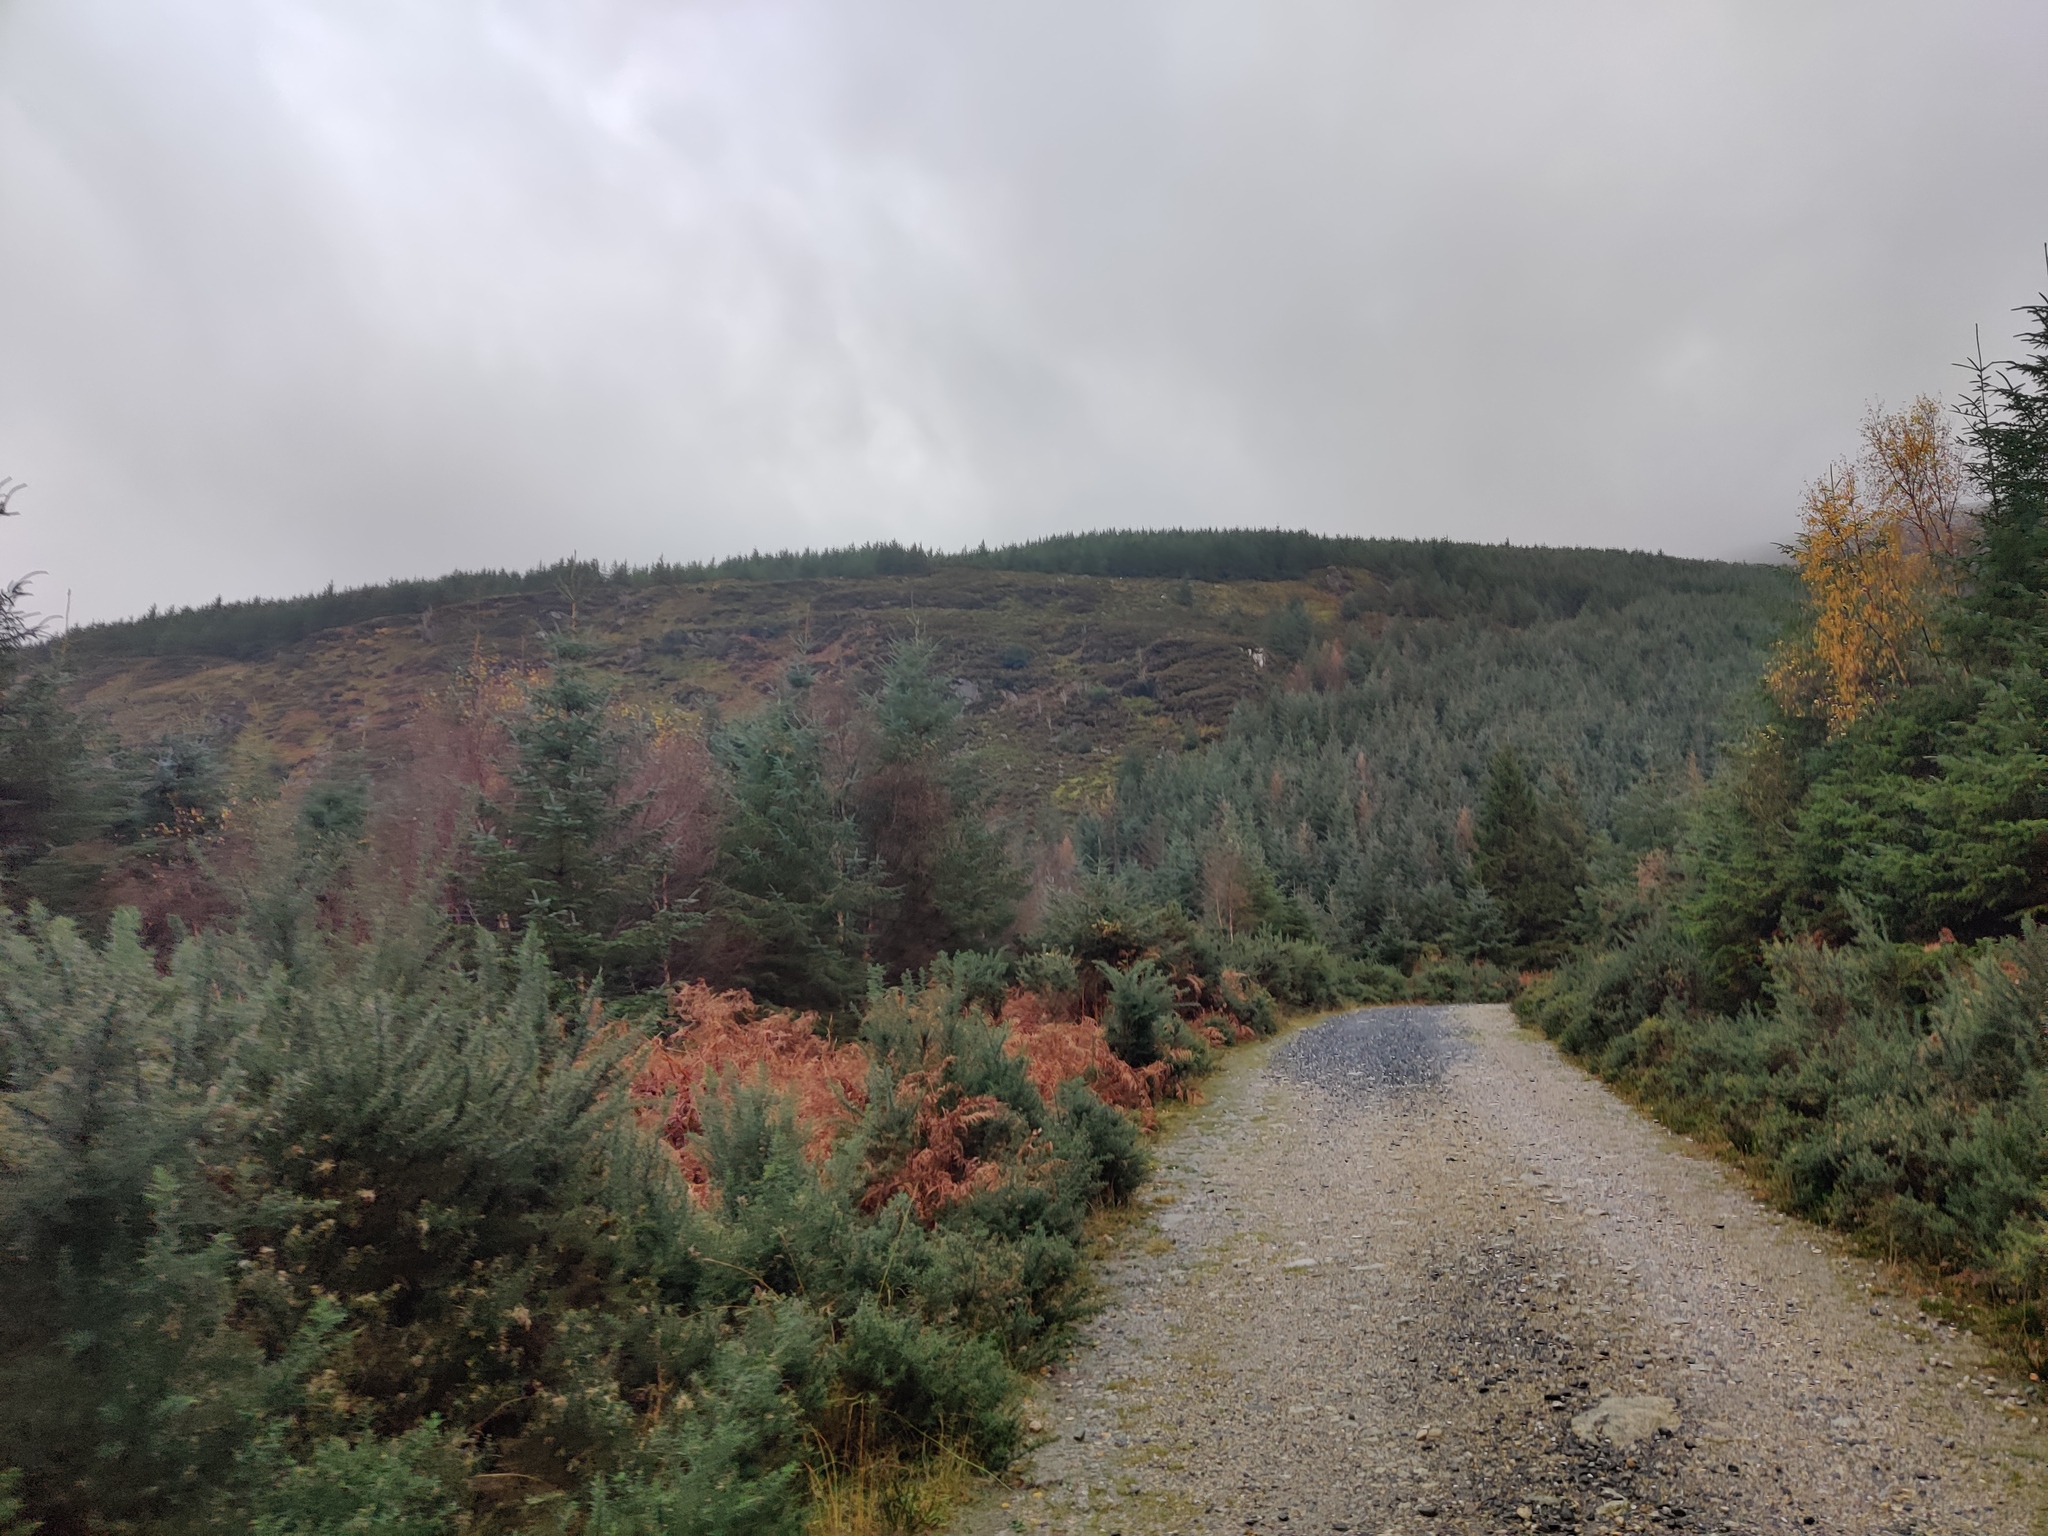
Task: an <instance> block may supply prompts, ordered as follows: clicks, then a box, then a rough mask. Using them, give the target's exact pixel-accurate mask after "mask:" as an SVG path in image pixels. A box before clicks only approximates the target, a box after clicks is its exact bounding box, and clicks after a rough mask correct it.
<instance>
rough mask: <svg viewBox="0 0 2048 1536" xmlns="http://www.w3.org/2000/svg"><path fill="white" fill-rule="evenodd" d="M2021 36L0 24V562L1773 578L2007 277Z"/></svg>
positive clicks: (1461, 13)
mask: <svg viewBox="0 0 2048 1536" xmlns="http://www.w3.org/2000/svg"><path fill="white" fill-rule="evenodd" d="M2044 80H2048V5H2044V4H2042V3H2040V0H2007V3H1974V4H1973V3H1955V0H1944V3H1941V4H1929V3H1926V0H1917V3H1911V4H1905V3H1887V0H1849V3H1842V4H1825V3H1819V0H1799V3H1787V0H1758V3H1754V4H1685V3H1657V4H1644V3H1641V0H1627V3H1614V4H1572V3H1530V0H1506V3H1500V4H1468V3H1457V0H1426V3H1425V0H1404V3H1401V4H1371V3H1366V0H1337V3H1331V4H1319V3H1311V0H1299V3H1290V0H1239V3H1236V4H1230V5H1216V4H1206V3H1199V0H1160V3H1157V4H1140V3H1131V4H1119V3H1111V0H1087V3H1077V4H1062V3H1049V0H1029V3H1019V4H1003V3H994V0H973V3H969V4H960V3H947V0H931V3H928V4H891V3H884V0H830V3H825V0H821V3H817V4H780V3H773V0H746V3H733V4H722V3H704V4H685V3H665V4H664V3H651V0H650V3H633V0H611V3H604V0H561V3H549V0H530V3H502V4H492V3H483V0H332V3H327V4H313V3H300V0H0V475H11V476H13V477H16V478H18V479H20V480H23V481H25V482H27V484H28V489H27V491H26V492H24V493H23V494H22V495H21V496H20V497H19V498H18V499H17V501H16V503H15V505H16V508H17V509H18V510H19V511H20V512H21V513H22V516H21V517H20V518H19V519H17V520H15V521H12V522H10V523H8V524H7V525H5V526H4V528H0V571H5V572H9V573H11V572H15V571H19V570H25V569H28V568H32V567H40V568H43V569H45V570H47V572H48V573H49V574H48V575H47V576H46V577H44V578H43V579H42V580H41V581H40V582H39V583H38V596H39V599H40V600H41V602H42V604H43V606H45V607H55V608H61V606H62V595H63V592H64V591H65V589H70V590H71V591H72V592H73V593H74V599H73V601H74V608H75V611H76V613H77V615H78V616H79V617H80V618H94V617H109V616H114V615H118V614H122V613H127V612H132V611H136V610H138V609H141V608H144V607H147V606H148V605H149V604H150V603H152V602H166V603H167V602H194V601H207V600H210V599H211V598H212V597H213V596H214V595H215V594H216V593H225V594H226V595H228V596H230V597H234V596H241V595H251V594H259V593H260V594H283V593H289V592H296V591H302V590H306V589H310V588H315V587H318V586H321V585H323V584H325V583H326V582H328V581H330V580H332V581H336V582H339V583H342V584H344V585H345V584H349V583H353V582H360V581H367V580H378V579H382V578H384V577H387V576H392V575H412V574H428V573H435V572H439V571H442V570H446V569H448V568H451V567H455V566H467V567H475V566H481V565H493V566H498V565H515V566H525V565H529V564H532V563H535V562H538V561H542V560H547V559H552V558H555V557H556V556H559V555H562V554H566V553H568V552H569V551H570V550H571V549H575V550H578V551H581V552H582V553H583V554H584V555H586V556H596V557H599V558H602V559H605V560H617V559H625V560H633V561H642V560H648V559H651V558H653V557H655V556H657V555H667V556H668V557H669V558H671V559H689V558H699V557H707V556H717V555H723V554H728V553H732V552H734V551H739V550H744V549H747V548H751V547H755V546H759V547H762V548H772V547H780V546H785V545H805V544H810V545H829V544H844V543H849V542H856V541H865V540H870V539H883V538H895V539H901V540H904V541H911V540H918V541H923V542H925V543H927V544H937V545H941V546H947V547H953V546H959V545H962V544H971V543H975V542H978V541H981V540H984V539H985V540H988V541H990V542H996V541H1007V540H1013V539H1020V538H1027V537H1033V536H1037V535H1041V534H1046V533H1053V532H1059V531H1063V530H1068V529H1078V528H1091V527H1107V526H1139V525H1164V524H1211V525H1221V524H1231V525H1262V526H1289V527H1308V528H1314V529H1319V530H1325V531H1332V532H1354V533H1368V534H1407V535H1442V536H1448V537H1453V538H1466V539H1481V540H1500V539H1504V538H1508V539H1514V540H1516V541H1517V542H1533V543H1549V544H1563V543H1571V544H1607V545H1627V546H1633V547H1638V548H1652V549H1656V548H1661V549H1665V550H1669V551H1673V552H1683V553H1687V554H1701V555H1735V556H1758V555H1760V554H1761V553H1763V552H1764V551H1765V550H1766V549H1767V548H1768V546H1769V545H1770V544H1771V543H1772V542H1773V541H1776V540H1780V539H1783V538H1785V537H1787V536H1788V535H1789V532H1790V527H1791V521H1792V517H1793V514H1794V511H1795V508H1796V505H1797V498H1798V493H1799V489H1800V486H1801V484H1802V482H1804V481H1805V480H1807V479H1808V478H1810V477H1812V476H1813V475H1815V474H1816V473H1818V472H1820V471H1821V470H1822V469H1823V468H1824V467H1825V466H1826V463H1827V461H1828V460H1829V459H1830V458H1831V457H1833V456H1834V455H1836V454H1838V453H1840V452H1842V451H1844V450H1845V449H1847V448H1849V447H1851V446H1852V444H1853V437H1854V432H1855V425H1856V422H1857V419H1858V418H1859V416H1860V415H1861V414H1862V412H1863V410H1864V409H1865V407H1866V406H1867V405H1868V404H1869V403H1871V402H1873V401H1880V400H1881V401H1888V402H1894V403H1896V402H1899V401H1903V400H1905V399H1906V398H1908V397H1910V396H1911V395H1913V394H1914V393H1916V392H1919V391H1927V390H1933V391H1940V392H1944V393H1952V392H1953V390H1954V388H1955V387H1956V385H1957V383H1958V380H1959V375H1957V374H1956V373H1955V372H1954V371H1953V369H1952V368H1951V367H1950V364H1951V363H1952V362H1953V361H1955V360H1956V359H1957V358H1959V357H1961V356H1962V355H1963V354H1965V353H1966V352H1967V351H1968V350H1969V349H1970V346H1971V335H1972V330H1971V328H1972V326H1973V325H1977V324H1981V325H1982V326H1983V328H1984V334H1985V337H1986V341H1987V347H1988V350H1990V351H1991V352H1992V353H1993V354H1994V355H1996V354H1998V353H1999V351H2000V349H2001V348H2009V338H2010V336H2011V334H2012V330H2013V325H2014V322H2013V317H2012V315H2011V313H2010V311H2011V309H2012V306H2014V305H2016V304H2019V303H2022V302H2026V301H2027V300H2029V299H2031V298H2032V297H2033V295H2034V294H2035V293H2036V292H2038V291H2039V290H2040V289H2041V288H2042V287H2043V286H2044V281H2048V279H2044V270H2043V258H2042V241H2043V239H2044V238H2048V89H2044V86H2043V81H2044Z"/></svg>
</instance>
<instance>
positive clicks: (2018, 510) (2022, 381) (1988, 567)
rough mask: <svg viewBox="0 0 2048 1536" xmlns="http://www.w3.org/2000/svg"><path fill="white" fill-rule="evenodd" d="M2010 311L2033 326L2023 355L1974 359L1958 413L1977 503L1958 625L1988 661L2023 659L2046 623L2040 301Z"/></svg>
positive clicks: (2046, 343) (2046, 377) (2046, 458)
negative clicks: (1969, 387)
mask: <svg viewBox="0 0 2048 1536" xmlns="http://www.w3.org/2000/svg"><path fill="white" fill-rule="evenodd" d="M2019 312H2020V313H2021V314H2023V315H2025V316H2027V317H2028V319H2029V320H2030V321H2031V323H2032V328H2031V329H2030V330H2029V331H2028V332H2027V333H2026V335H2025V336H2024V337H2023V338H2022V346H2023V348H2024V350H2025V354H2026V355H2025V356H2024V357H2022V358H2021V359H2020V360H2018V361H2015V362H2006V363H2001V364H1997V365H1995V366H1994V365H1987V364H1986V363H1984V362H1983V361H1982V360H1981V358H1979V359H1976V360H1973V361H1972V363H1971V364H1970V368H1971V370H1972V372H1973V374H1974V375H1975V388H1974V389H1973V391H1972V393H1971V396H1970V398H1969V399H1968V401H1966V402H1965V404H1964V406H1963V415H1964V419H1965V421H1966V423H1967V427H1966V433H1965V435H1966V437H1967V438H1968V440H1969V443H1970V447H1971V449H1972V453H1973V457H1972V462H1971V466H1970V469H1971V475H1972V478H1973V479H1974V480H1975V481H1976V483H1977V488H1978V490H1979V491H1980V492H1981V493H1982V494H1983V498H1984V501H1983V506H1982V507H1981V509H1980V510H1979V512H1978V514H1977V538H1976V547H1975V549H1974V551H1973V553H1972V555H1971V557H1970V561H1969V565H1970V578H1971V590H1970V592H1969V594H1968V596H1967V597H1966V599H1965V600H1964V602H1963V604H1962V608H1961V612H1960V614H1959V615H1958V621H1959V622H1958V627H1959V628H1960V629H1961V630H1962V632H1963V635H1964V638H1965V640H1966V643H1967V644H1968V645H1969V646H1970V648H1971V649H1973V650H1975V651H1976V652H1978V653H1980V654H1983V653H1989V654H1990V655H1991V656H1993V657H2001V656H2010V655H2013V654H2015V653H2016V652H2020V651H2031V650H2032V649H2034V648H2035V647H2036V646H2038V644H2039V638H2040V632H2041V629H2042V626H2043V624H2044V621H2048V610H2044V604H2048V295H2043V296H2042V299H2041V302H2040V303H2038V304H2028V305H2024V306H2022V308H2021V309H2020V311H2019Z"/></svg>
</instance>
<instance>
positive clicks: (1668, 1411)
mask: <svg viewBox="0 0 2048 1536" xmlns="http://www.w3.org/2000/svg"><path fill="white" fill-rule="evenodd" d="M1660 1429H1662V1430H1668V1431H1669V1432H1670V1433H1672V1434H1674V1435H1675V1434H1677V1433H1678V1404H1676V1403H1674V1402H1673V1401H1671V1399H1670V1398H1668V1397H1603V1398H1601V1399H1600V1401H1599V1402H1598V1403H1596V1404H1594V1405H1593V1406H1592V1407H1591V1408H1588V1409H1587V1410H1586V1411H1585V1412H1584V1413H1581V1414H1575V1415H1573V1417H1572V1433H1573V1434H1574V1435H1577V1436H1578V1437H1579V1438H1580V1439H1581V1440H1583V1441H1585V1442H1586V1443H1587V1444H1588V1445H1593V1444H1596V1443H1598V1442H1601V1441H1605V1442H1606V1443H1607V1444H1609V1445H1620V1446H1629V1445H1634V1444H1635V1443H1636V1442H1637V1441H1638V1440H1647V1439H1649V1438H1650V1436H1652V1435H1654V1434H1655V1433H1657V1431H1658V1430H1660Z"/></svg>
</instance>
